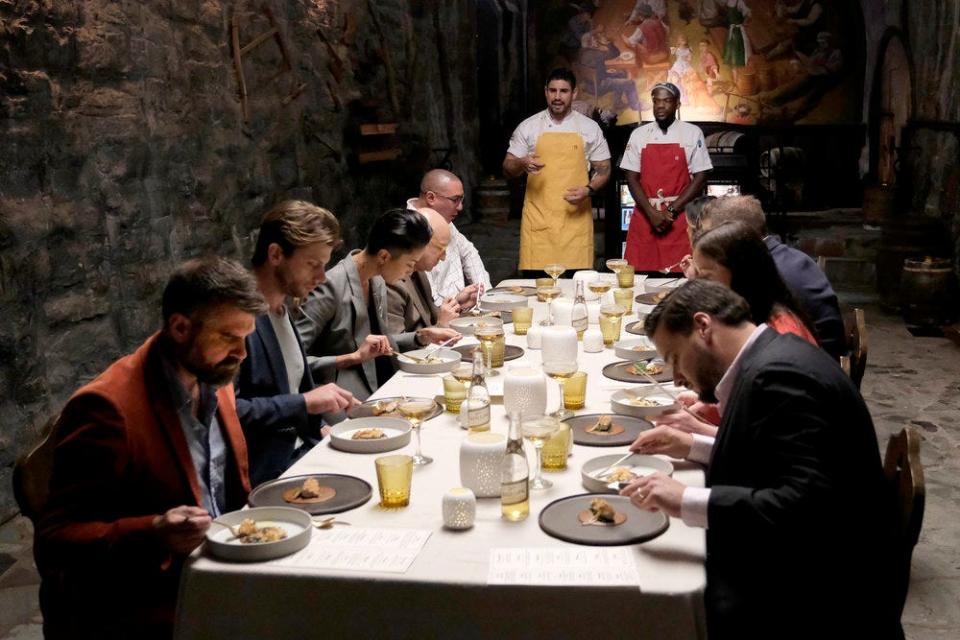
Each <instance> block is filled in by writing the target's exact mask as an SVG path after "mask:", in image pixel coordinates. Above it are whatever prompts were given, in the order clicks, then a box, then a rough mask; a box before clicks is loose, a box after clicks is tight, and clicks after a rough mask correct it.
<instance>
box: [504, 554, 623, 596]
mask: <svg viewBox="0 0 960 640" xmlns="http://www.w3.org/2000/svg"><path fill="white" fill-rule="evenodd" d="M487 584H523V585H578V586H600V587H610V586H617V585H623V586H633V587H639V584H640V575H639V574H638V573H637V567H636V564H635V562H634V558H633V555H632V554H631V551H630V549H626V548H616V549H614V548H610V549H599V548H576V549H565V548H560V549H557V548H552V547H533V548H524V547H495V548H493V549H490V560H489V573H488V574H487Z"/></svg>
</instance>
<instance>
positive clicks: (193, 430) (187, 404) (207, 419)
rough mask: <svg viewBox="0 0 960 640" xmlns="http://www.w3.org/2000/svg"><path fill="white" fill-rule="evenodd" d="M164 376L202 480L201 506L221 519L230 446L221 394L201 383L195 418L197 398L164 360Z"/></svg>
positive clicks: (171, 365)
mask: <svg viewBox="0 0 960 640" xmlns="http://www.w3.org/2000/svg"><path fill="white" fill-rule="evenodd" d="M163 365H164V366H163V372H164V376H165V378H166V380H167V386H168V387H169V389H170V396H171V397H172V398H173V408H174V409H176V411H177V417H178V418H179V419H180V428H181V429H183V435H184V436H185V437H186V439H187V447H188V448H189V449H190V459H191V460H193V467H194V469H195V470H196V472H197V476H198V478H199V480H200V493H201V497H202V499H203V503H202V504H201V505H200V506H202V507H203V508H204V509H206V510H207V513H209V514H210V515H211V516H213V517H214V518H216V517H217V516H219V515H221V514H222V513H223V511H224V509H225V505H226V487H225V485H224V474H225V471H226V465H227V444H226V442H225V441H224V439H223V431H222V430H221V428H220V423H219V422H218V421H217V391H216V388H215V387H213V386H211V385H209V384H205V383H202V382H198V384H199V385H200V398H199V406H198V407H197V416H196V417H194V415H193V398H191V397H190V394H189V393H188V392H187V390H186V389H184V388H183V384H182V383H181V382H180V377H179V376H178V375H177V370H176V367H174V365H173V364H172V363H171V362H170V361H169V360H168V359H167V358H164V359H163Z"/></svg>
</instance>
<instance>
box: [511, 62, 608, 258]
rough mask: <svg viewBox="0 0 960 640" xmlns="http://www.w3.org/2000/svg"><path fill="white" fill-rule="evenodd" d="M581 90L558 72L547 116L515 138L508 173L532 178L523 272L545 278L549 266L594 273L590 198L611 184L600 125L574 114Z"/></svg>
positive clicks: (548, 91) (549, 89)
mask: <svg viewBox="0 0 960 640" xmlns="http://www.w3.org/2000/svg"><path fill="white" fill-rule="evenodd" d="M576 89H577V79H576V76H574V75H573V73H572V72H571V71H569V70H568V69H555V70H553V71H552V72H551V73H550V75H549V76H548V77H547V83H546V86H545V87H544V94H545V96H546V99H547V109H545V110H544V111H541V112H540V113H537V114H536V115H533V116H531V117H529V118H527V119H526V120H524V121H523V122H521V123H520V125H519V126H518V127H517V128H516V130H515V131H514V132H513V135H512V136H511V137H510V146H509V148H508V149H507V156H506V158H505V159H504V161H503V170H504V173H506V174H507V176H509V177H517V176H520V175H523V174H524V173H526V174H527V190H526V195H525V196H524V201H523V220H522V221H521V224H520V269H521V270H541V269H543V267H544V266H545V265H547V264H549V263H551V262H559V263H562V264H563V265H564V266H566V267H567V268H569V269H592V268H593V263H594V249H593V214H592V208H591V200H590V197H591V196H593V195H594V194H595V193H596V192H599V191H600V190H601V189H602V188H603V186H604V185H605V184H606V182H607V180H608V179H609V177H610V149H609V147H608V146H607V141H606V140H605V139H604V137H603V132H602V131H601V130H600V127H599V125H597V123H596V122H594V121H593V120H591V119H590V118H588V117H586V116H584V115H582V114H580V113H577V112H576V111H573V110H572V108H571V106H572V104H573V101H574V99H575V98H576V95H577V91H576ZM591 169H592V172H593V176H592V177H591V176H590V173H589V170H591Z"/></svg>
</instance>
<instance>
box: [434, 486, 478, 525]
mask: <svg viewBox="0 0 960 640" xmlns="http://www.w3.org/2000/svg"><path fill="white" fill-rule="evenodd" d="M441 508H442V510H443V526H445V527H446V528H447V529H454V530H460V529H469V528H470V527H472V526H473V521H474V520H475V519H476V517H477V498H476V496H475V495H474V494H473V491H471V490H470V489H467V488H466V487H456V488H453V489H450V490H449V491H447V492H446V493H445V494H443V502H442V505H441Z"/></svg>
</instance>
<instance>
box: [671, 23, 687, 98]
mask: <svg viewBox="0 0 960 640" xmlns="http://www.w3.org/2000/svg"><path fill="white" fill-rule="evenodd" d="M670 53H672V54H673V59H674V62H673V66H672V67H670V71H668V72H667V79H668V80H669V81H670V82H673V83H674V84H677V85H678V86H680V90H681V92H682V91H683V86H682V82H683V77H684V76H685V75H687V73H689V72H691V71H693V65H692V64H690V60H691V59H692V58H693V52H692V51H690V44H689V43H688V42H687V36H685V35H683V34H682V33H681V34H680V35H678V36H677V46H675V47H670ZM678 81H679V82H678Z"/></svg>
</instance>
